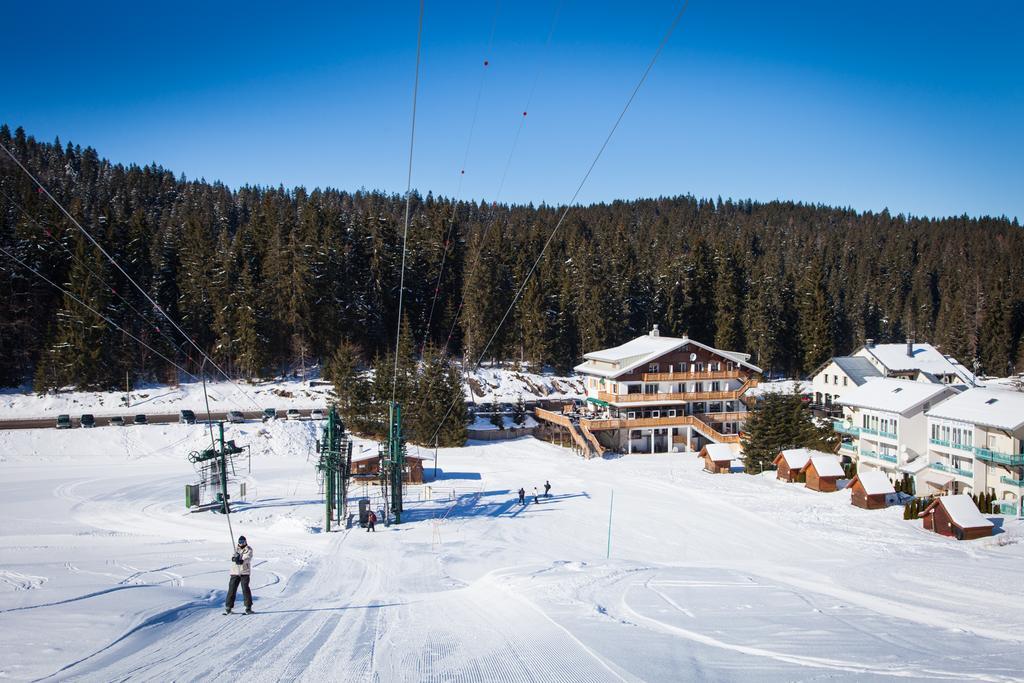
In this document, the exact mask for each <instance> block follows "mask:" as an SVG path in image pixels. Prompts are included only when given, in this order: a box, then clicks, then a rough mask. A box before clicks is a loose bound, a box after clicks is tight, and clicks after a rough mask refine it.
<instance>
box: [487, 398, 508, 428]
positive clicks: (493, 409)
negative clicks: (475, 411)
mask: <svg viewBox="0 0 1024 683" xmlns="http://www.w3.org/2000/svg"><path fill="white" fill-rule="evenodd" d="M488 410H489V411H490V413H491V417H490V421H491V424H492V425H494V426H495V427H497V428H498V429H505V416H504V415H503V414H502V412H501V409H500V408H499V407H498V404H497V403H496V402H495V401H493V400H492V401H491V404H490V405H489V406H488Z"/></svg>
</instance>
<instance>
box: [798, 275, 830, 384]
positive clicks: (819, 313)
mask: <svg viewBox="0 0 1024 683" xmlns="http://www.w3.org/2000/svg"><path fill="white" fill-rule="evenodd" d="M797 293H798V304H797V306H798V313H799V334H800V346H801V347H802V349H803V368H802V369H803V371H804V372H805V373H810V372H813V371H814V370H815V369H816V368H818V367H819V366H820V365H821V364H822V363H824V362H825V361H826V360H828V359H829V358H830V357H831V356H832V351H833V342H832V321H833V318H832V304H831V301H829V297H828V292H827V291H826V290H825V276H824V273H823V272H822V269H821V266H820V264H817V263H814V264H812V265H811V266H810V267H809V268H808V269H807V270H806V272H805V273H804V277H803V279H802V280H801V282H800V287H799V289H798V292H797Z"/></svg>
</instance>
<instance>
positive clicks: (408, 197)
mask: <svg viewBox="0 0 1024 683" xmlns="http://www.w3.org/2000/svg"><path fill="white" fill-rule="evenodd" d="M423 4H424V0H420V17H419V22H418V25H417V28H416V76H415V78H414V79H413V86H412V123H411V129H410V131H409V170H408V173H407V175H406V180H405V226H404V228H403V230H402V270H401V274H400V275H399V279H398V324H397V325H396V326H395V371H394V374H393V375H392V378H391V402H392V403H394V402H395V394H396V392H397V391H398V355H399V353H398V351H399V349H398V345H399V340H400V339H401V338H402V299H403V296H402V295H403V294H404V293H405V257H406V253H407V243H408V238H409V211H410V208H411V207H412V152H413V148H414V146H415V144H416V95H417V94H418V92H419V88H420V53H421V50H422V47H423Z"/></svg>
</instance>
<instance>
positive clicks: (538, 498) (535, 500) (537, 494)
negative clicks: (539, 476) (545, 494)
mask: <svg viewBox="0 0 1024 683" xmlns="http://www.w3.org/2000/svg"><path fill="white" fill-rule="evenodd" d="M533 502H534V503H539V502H540V494H539V493H537V487H536V486H534V487H533Z"/></svg>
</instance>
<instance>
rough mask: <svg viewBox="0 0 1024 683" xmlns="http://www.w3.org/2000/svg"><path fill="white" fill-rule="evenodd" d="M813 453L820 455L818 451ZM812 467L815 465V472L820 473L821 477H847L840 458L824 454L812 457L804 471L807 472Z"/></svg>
mask: <svg viewBox="0 0 1024 683" xmlns="http://www.w3.org/2000/svg"><path fill="white" fill-rule="evenodd" d="M812 453H818V451H812ZM811 465H814V471H815V472H817V473H818V476H819V477H845V476H846V472H845V471H844V470H843V466H842V465H840V464H839V458H837V457H836V456H834V455H826V454H824V453H821V454H820V455H812V456H811V457H810V459H809V460H808V462H807V464H806V465H804V466H803V468H802V469H805V470H806V469H807V468H808V467H810V466H811Z"/></svg>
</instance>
